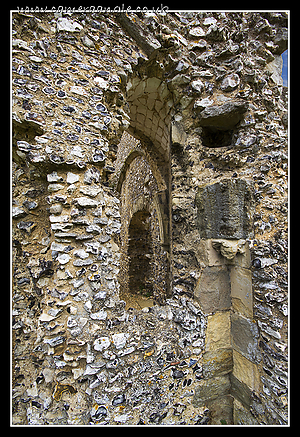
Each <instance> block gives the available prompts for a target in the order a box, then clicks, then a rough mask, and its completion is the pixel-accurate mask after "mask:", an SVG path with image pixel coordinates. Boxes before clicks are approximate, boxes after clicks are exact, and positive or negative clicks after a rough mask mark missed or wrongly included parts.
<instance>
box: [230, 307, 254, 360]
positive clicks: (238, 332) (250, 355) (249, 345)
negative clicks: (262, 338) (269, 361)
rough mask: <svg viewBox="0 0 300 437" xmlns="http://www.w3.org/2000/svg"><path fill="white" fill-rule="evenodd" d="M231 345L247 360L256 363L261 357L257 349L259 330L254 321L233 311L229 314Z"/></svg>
mask: <svg viewBox="0 0 300 437" xmlns="http://www.w3.org/2000/svg"><path fill="white" fill-rule="evenodd" d="M231 336H232V346H233V348H234V349H235V350H237V351H238V352H240V353H241V354H242V355H244V357H246V358H247V359H248V360H250V361H252V362H254V363H257V362H259V361H260V359H261V354H260V352H259V349H258V338H259V332H258V328H257V325H256V323H255V322H254V321H252V320H250V319H247V318H245V317H242V316H239V315H237V314H235V313H232V315H231Z"/></svg>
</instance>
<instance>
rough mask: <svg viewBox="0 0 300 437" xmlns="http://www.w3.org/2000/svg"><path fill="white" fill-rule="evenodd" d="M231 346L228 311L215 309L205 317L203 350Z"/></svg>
mask: <svg viewBox="0 0 300 437" xmlns="http://www.w3.org/2000/svg"><path fill="white" fill-rule="evenodd" d="M221 348H231V340H230V311H217V312H216V313H215V314H213V315H212V316H208V318H207V328H206V339H205V351H217V350H219V349H221Z"/></svg>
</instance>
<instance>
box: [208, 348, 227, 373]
mask: <svg viewBox="0 0 300 437" xmlns="http://www.w3.org/2000/svg"><path fill="white" fill-rule="evenodd" d="M232 367H233V359H232V349H231V348H230V349H218V350H215V351H211V352H205V354H204V355H203V376H204V378H212V377H215V376H221V375H225V374H226V373H229V372H231V371H232Z"/></svg>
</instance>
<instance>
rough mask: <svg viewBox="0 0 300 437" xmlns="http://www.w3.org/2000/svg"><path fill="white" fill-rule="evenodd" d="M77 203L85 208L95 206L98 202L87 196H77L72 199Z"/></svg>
mask: <svg viewBox="0 0 300 437" xmlns="http://www.w3.org/2000/svg"><path fill="white" fill-rule="evenodd" d="M74 201H75V202H76V203H77V205H79V206H82V207H86V208H95V207H96V206H98V204H99V202H97V201H96V200H93V199H89V198H88V197H77V198H76V199H74Z"/></svg>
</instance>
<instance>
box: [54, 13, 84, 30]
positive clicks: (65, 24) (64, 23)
mask: <svg viewBox="0 0 300 437" xmlns="http://www.w3.org/2000/svg"><path fill="white" fill-rule="evenodd" d="M56 26H57V31H58V32H59V31H65V32H80V31H81V30H82V29H83V27H82V26H81V24H79V23H76V21H73V20H68V18H62V17H61V18H58V20H57V23H56Z"/></svg>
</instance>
